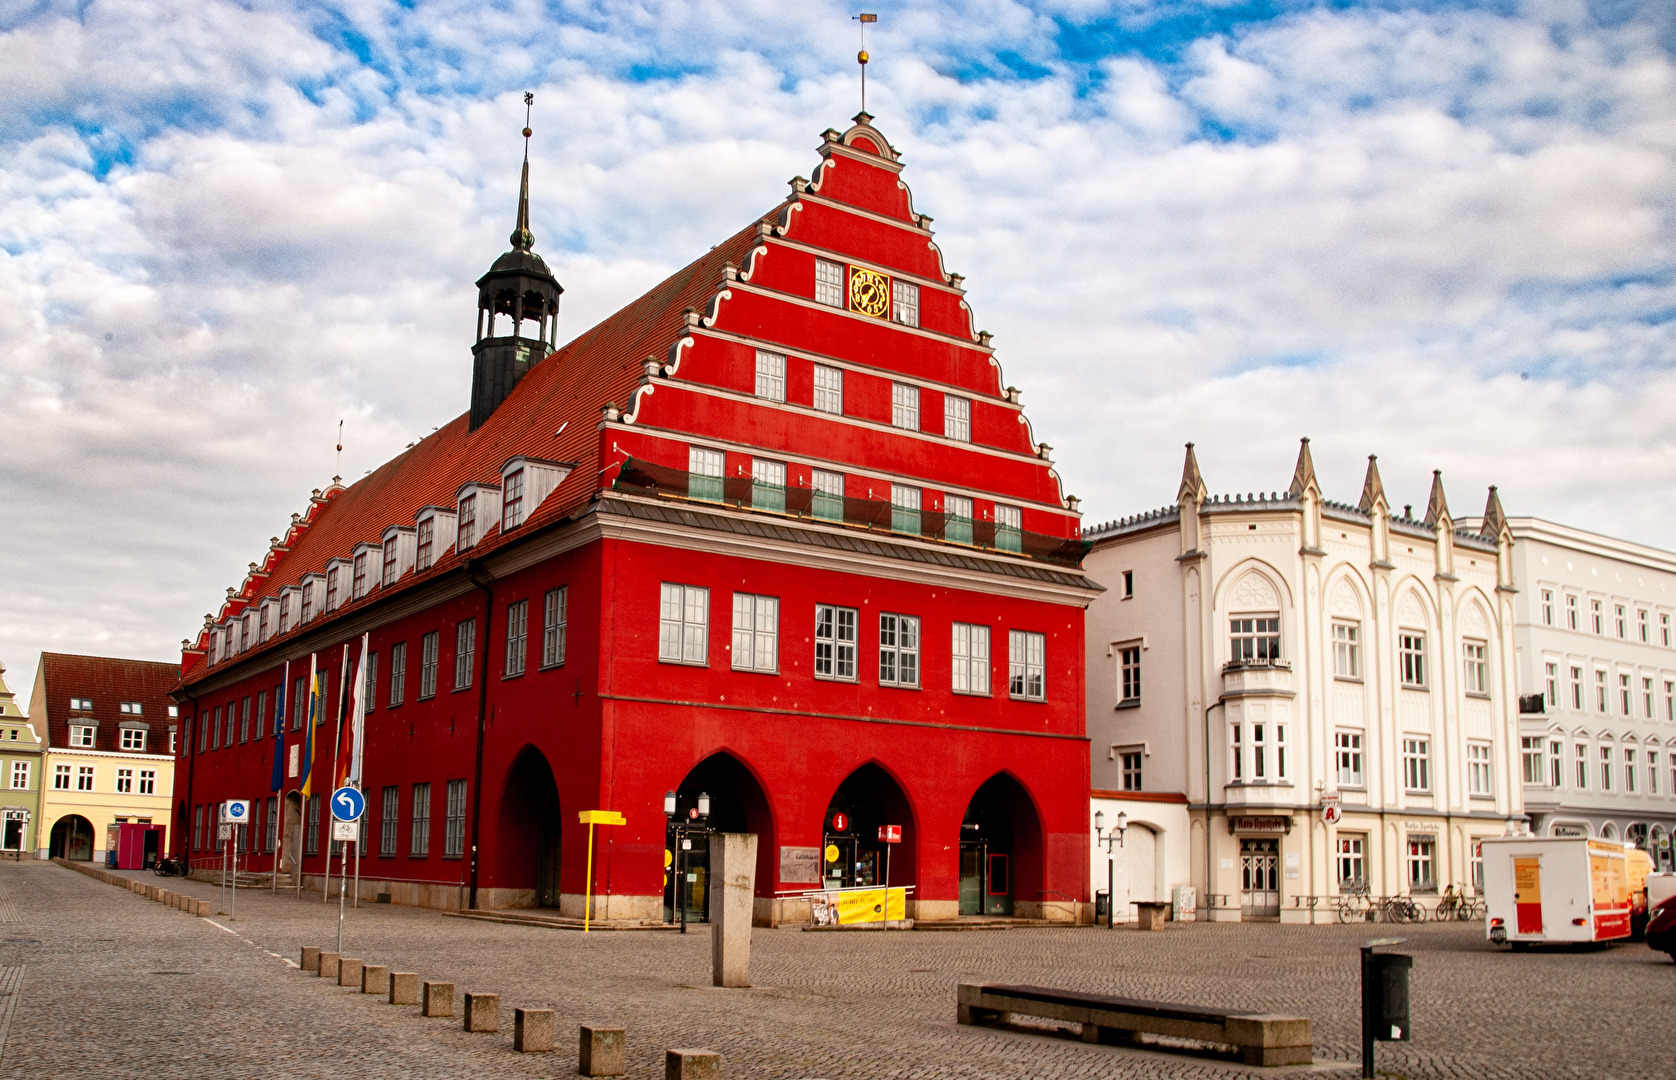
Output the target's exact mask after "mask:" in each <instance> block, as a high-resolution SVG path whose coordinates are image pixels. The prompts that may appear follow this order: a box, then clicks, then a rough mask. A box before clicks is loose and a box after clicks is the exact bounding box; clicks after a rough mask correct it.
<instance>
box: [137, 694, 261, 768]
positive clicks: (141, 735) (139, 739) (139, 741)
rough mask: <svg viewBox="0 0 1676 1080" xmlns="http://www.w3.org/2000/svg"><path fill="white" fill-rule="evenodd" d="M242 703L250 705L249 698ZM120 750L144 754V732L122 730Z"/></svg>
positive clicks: (248, 715) (246, 716)
mask: <svg viewBox="0 0 1676 1080" xmlns="http://www.w3.org/2000/svg"><path fill="white" fill-rule="evenodd" d="M244 701H245V705H246V706H248V705H249V704H250V699H249V698H245V699H244ZM249 717H250V714H249V712H248V710H247V711H246V713H245V719H246V721H247V722H248V720H249ZM240 741H241V742H242V741H243V740H242V739H241V740H240ZM122 748H123V749H124V750H133V751H135V752H137V753H141V754H143V753H145V732H144V731H141V730H140V729H139V728H123V729H122Z"/></svg>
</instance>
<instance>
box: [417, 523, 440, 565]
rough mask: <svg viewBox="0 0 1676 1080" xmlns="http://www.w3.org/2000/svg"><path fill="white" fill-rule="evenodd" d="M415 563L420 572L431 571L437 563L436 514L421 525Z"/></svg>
mask: <svg viewBox="0 0 1676 1080" xmlns="http://www.w3.org/2000/svg"><path fill="white" fill-rule="evenodd" d="M413 562H414V565H415V566H417V567H418V568H419V569H420V570H429V569H430V568H431V567H432V566H433V565H435V563H436V515H435V514H432V515H431V516H430V517H428V518H426V519H425V520H423V521H421V522H420V523H419V535H418V547H417V549H416V550H415V552H414V560H413Z"/></svg>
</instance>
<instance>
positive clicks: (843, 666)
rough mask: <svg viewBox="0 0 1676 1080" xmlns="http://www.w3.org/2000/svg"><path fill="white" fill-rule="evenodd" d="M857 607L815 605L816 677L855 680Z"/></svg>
mask: <svg viewBox="0 0 1676 1080" xmlns="http://www.w3.org/2000/svg"><path fill="white" fill-rule="evenodd" d="M856 626H857V622H856V609H855V608H841V607H833V606H831V605H830V604H816V605H815V678H817V679H842V680H844V681H846V682H852V681H854V679H855V654H856Z"/></svg>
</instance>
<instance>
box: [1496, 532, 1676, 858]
mask: <svg viewBox="0 0 1676 1080" xmlns="http://www.w3.org/2000/svg"><path fill="white" fill-rule="evenodd" d="M1508 524H1509V526H1510V527H1511V528H1512V531H1513V563H1514V576H1515V580H1517V582H1518V584H1519V590H1520V591H1519V594H1518V596H1517V598H1516V600H1515V602H1514V616H1515V619H1516V620H1517V628H1516V631H1515V641H1516V643H1517V647H1518V657H1519V687H1520V690H1521V691H1522V692H1523V693H1522V694H1521V697H1520V712H1521V714H1522V715H1521V718H1520V732H1519V736H1520V777H1521V779H1522V780H1523V782H1524V789H1525V810H1526V812H1527V813H1528V815H1529V817H1530V820H1531V828H1532V831H1534V832H1536V833H1538V834H1542V835H1549V836H1566V835H1571V836H1598V837H1603V838H1606V839H1612V840H1633V841H1635V842H1636V843H1637V844H1638V845H1639V846H1641V847H1643V848H1646V849H1648V850H1649V851H1650V853H1651V854H1652V856H1653V858H1654V859H1655V860H1656V861H1658V862H1659V863H1660V865H1661V866H1662V867H1664V868H1670V867H1672V866H1673V865H1676V860H1673V859H1672V851H1671V837H1672V834H1673V832H1676V627H1673V626H1672V623H1673V622H1676V555H1673V554H1671V553H1670V552H1668V551H1660V550H1658V549H1657V548H1651V547H1646V546H1643V545H1641V544H1633V543H1630V542H1628V541H1624V540H1616V539H1613V538H1612V537H1609V536H1602V535H1600V534H1598V533H1592V532H1585V531H1584V530H1582V529H1574V528H1572V527H1570V526H1567V525H1559V524H1556V523H1554V522H1551V521H1544V520H1542V519H1540V518H1513V519H1511V520H1510V521H1509V522H1508Z"/></svg>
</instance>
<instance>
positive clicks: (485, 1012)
mask: <svg viewBox="0 0 1676 1080" xmlns="http://www.w3.org/2000/svg"><path fill="white" fill-rule="evenodd" d="M464 1016H465V1029H466V1030H467V1031H499V1030H500V995H499V994H473V993H471V992H470V991H467V992H466V1007H465V1010H464Z"/></svg>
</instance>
